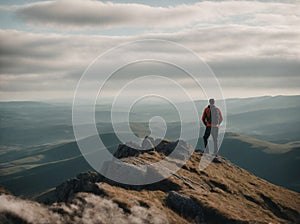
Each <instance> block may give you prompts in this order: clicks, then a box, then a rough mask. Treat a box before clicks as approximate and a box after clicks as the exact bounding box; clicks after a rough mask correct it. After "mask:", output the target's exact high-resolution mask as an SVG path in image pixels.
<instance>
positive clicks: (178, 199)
mask: <svg viewBox="0 0 300 224" xmlns="http://www.w3.org/2000/svg"><path fill="white" fill-rule="evenodd" d="M166 205H167V206H168V207H169V208H171V209H172V210H173V211H174V212H176V213H177V214H179V215H180V216H183V217H184V218H186V219H188V220H194V221H196V223H201V222H202V221H203V211H202V207H201V206H200V205H199V204H198V203H197V202H196V201H195V200H193V199H192V198H190V197H188V196H186V195H184V194H180V193H178V192H176V191H170V192H169V194H168V196H167V198H166Z"/></svg>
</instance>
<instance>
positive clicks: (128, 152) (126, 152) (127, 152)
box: [114, 144, 141, 159]
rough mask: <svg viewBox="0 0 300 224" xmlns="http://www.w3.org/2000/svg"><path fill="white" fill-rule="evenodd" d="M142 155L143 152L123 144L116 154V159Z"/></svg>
mask: <svg viewBox="0 0 300 224" xmlns="http://www.w3.org/2000/svg"><path fill="white" fill-rule="evenodd" d="M140 153H141V151H140V150H138V149H136V148H131V147H130V146H127V145H126V144H121V145H119V147H118V149H117V151H116V152H115V153H114V157H116V158H118V159H121V158H126V157H131V156H138V155H139V154H140Z"/></svg>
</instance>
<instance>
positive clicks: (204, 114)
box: [202, 109, 207, 126]
mask: <svg viewBox="0 0 300 224" xmlns="http://www.w3.org/2000/svg"><path fill="white" fill-rule="evenodd" d="M202 122H203V124H204V125H205V126H206V125H207V122H206V109H204V111H203V114H202Z"/></svg>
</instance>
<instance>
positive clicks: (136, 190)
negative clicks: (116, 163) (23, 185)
mask: <svg viewBox="0 0 300 224" xmlns="http://www.w3.org/2000/svg"><path fill="white" fill-rule="evenodd" d="M177 144H186V143H184V142H179V141H176V142H170V141H165V142H164V145H163V147H153V148H152V149H150V150H148V151H143V152H142V153H140V152H136V149H133V148H131V147H128V146H125V145H120V146H119V147H118V150H117V151H116V153H115V156H117V157H119V158H120V159H121V160H122V161H124V162H126V163H131V164H148V163H149V162H150V163H152V162H156V161H160V160H161V159H162V158H165V156H166V155H168V153H170V151H172V149H174V146H176V145H177ZM186 146H187V145H186ZM142 147H143V146H142ZM187 147H189V146H187ZM133 150H135V151H133ZM202 156H203V154H202V153H201V152H194V153H193V154H192V156H191V158H190V159H189V160H188V161H187V162H186V163H185V164H184V165H183V167H182V168H181V169H180V170H179V171H178V172H176V173H174V174H173V175H172V176H171V177H169V178H167V179H165V180H162V181H160V182H157V183H154V184H149V185H142V186H136V185H125V184H119V183H116V182H114V181H111V180H109V179H107V178H105V177H104V176H102V175H100V174H99V173H96V172H93V171H89V172H85V173H80V174H78V175H77V176H76V177H75V178H72V179H69V180H68V181H66V182H64V183H62V184H60V185H58V186H57V187H56V188H55V189H53V190H52V191H49V192H47V193H45V194H42V195H40V196H39V197H37V198H36V200H37V201H39V203H38V202H31V201H24V200H22V199H19V198H16V197H14V196H11V195H7V194H2V195H1V196H0V202H1V201H2V202H5V203H6V205H3V203H0V211H1V212H0V214H1V216H0V220H1V218H2V220H8V221H10V220H23V221H24V223H29V221H30V223H38V222H37V219H38V218H40V216H39V215H40V214H44V215H43V216H44V219H45V220H47V221H49V222H50V223H51V222H52V223H78V222H81V223H99V222H101V223H116V222H118V223H297V222H299V221H300V214H299V211H300V194H299V193H296V192H293V191H290V190H287V189H285V188H282V187H279V186H276V185H273V184H271V183H269V182H267V181H265V180H263V179H261V178H258V177H256V176H254V175H253V174H251V173H250V172H248V171H246V170H244V169H242V168H239V167H237V166H235V165H233V164H232V163H231V162H229V161H228V160H226V159H224V158H222V157H220V156H217V157H216V158H215V159H214V161H213V162H212V163H211V164H210V165H209V166H208V167H207V168H206V169H205V170H199V168H198V166H199V162H200V159H201V158H202ZM11 203H15V204H14V206H13V205H11ZM1 204H2V206H1ZM24 204H26V205H27V206H29V207H30V208H32V209H33V210H36V212H37V214H34V213H33V212H31V213H30V214H31V215H32V216H31V217H29V215H28V214H20V213H18V211H19V210H18V211H17V209H15V210H12V209H11V208H12V207H14V208H16V207H18V206H17V205H24ZM9 205H11V206H9ZM19 212H20V211H19ZM26 215H27V216H26ZM29 218H31V219H30V220H27V219H29ZM11 223H15V222H11Z"/></svg>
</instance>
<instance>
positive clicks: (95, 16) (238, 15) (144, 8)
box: [0, 0, 300, 99]
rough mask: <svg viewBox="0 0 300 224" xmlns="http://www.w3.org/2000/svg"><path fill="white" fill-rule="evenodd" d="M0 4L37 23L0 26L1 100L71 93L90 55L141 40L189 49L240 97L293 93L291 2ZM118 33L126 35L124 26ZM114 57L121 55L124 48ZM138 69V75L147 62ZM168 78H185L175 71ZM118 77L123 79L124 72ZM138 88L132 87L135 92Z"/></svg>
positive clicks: (299, 57) (295, 33) (295, 54)
mask: <svg viewBox="0 0 300 224" xmlns="http://www.w3.org/2000/svg"><path fill="white" fill-rule="evenodd" d="M3 8H4V7H2V10H3ZM5 9H6V10H10V11H13V12H14V13H15V14H16V15H17V16H18V17H19V18H22V19H23V20H24V21H25V22H27V23H29V24H32V25H34V24H38V25H39V26H40V25H41V26H43V32H42V33H39V34H38V33H33V32H29V31H20V30H19V31H18V30H0V39H1V42H0V88H1V89H0V97H1V99H14V98H20V97H25V98H30V97H32V96H33V95H35V96H38V97H46V98H58V97H60V95H64V96H65V97H72V95H73V92H74V89H75V87H76V84H77V81H78V80H79V78H80V77H81V75H82V73H83V72H84V70H85V69H86V68H87V66H88V65H89V64H90V63H91V62H92V61H93V59H95V58H96V57H97V56H98V55H100V54H102V53H104V52H105V51H107V50H109V49H110V48H112V47H115V46H117V45H118V44H122V43H125V42H128V41H136V40H141V39H163V40H169V41H173V42H176V43H179V44H182V45H183V46H185V47H187V48H189V49H191V50H193V51H194V52H195V53H197V54H198V55H199V56H200V57H201V58H202V59H203V60H204V61H205V62H206V63H208V65H209V66H211V68H212V69H213V71H214V72H215V74H216V76H217V78H219V80H220V82H221V84H222V87H223V90H224V91H225V95H226V92H227V93H230V94H227V95H228V96H235V94H240V93H241V89H243V90H244V92H245V95H247V94H248V95H251V94H253V93H256V94H263V95H265V94H279V93H282V94H284V93H287V94H291V93H297V92H298V91H299V90H298V89H299V88H298V87H297V85H296V84H295V83H299V81H300V80H299V79H300V76H299V71H300V44H299V39H300V28H299V26H298V24H300V22H299V18H300V16H299V12H300V10H298V9H299V4H297V3H269V2H253V1H222V2H199V3H195V4H190V5H188V4H181V5H177V6H172V7H154V6H148V5H142V4H125V3H122V4H121V3H112V2H106V3H104V2H99V1H91V0H88V1H78V0H76V1H72V4H71V3H70V1H68V0H62V1H46V2H35V3H30V4H25V5H21V6H8V7H5ZM49 26H51V27H54V28H55V29H57V30H60V29H63V30H64V29H69V28H71V29H78V30H82V33H81V34H74V33H73V34H72V32H71V33H69V34H65V32H63V34H62V33H61V34H59V32H58V33H52V32H53V31H50V30H48V31H47V27H49ZM91 27H93V28H95V30H97V29H98V30H99V29H102V28H105V29H112V30H113V31H114V32H116V34H118V32H117V28H118V29H120V28H122V27H123V28H124V27H134V28H137V27H142V28H144V31H142V33H140V34H128V35H123V36H122V35H113V36H108V35H107V36H104V35H96V34H90V33H89V32H87V33H85V32H84V31H83V30H84V29H82V28H91ZM175 28H176V30H175ZM45 30H46V32H45ZM122 30H123V31H126V32H127V29H126V28H124V29H122ZM146 31H147V32H146ZM128 32H129V31H128ZM67 33H68V32H67ZM139 51H140V52H144V53H145V52H146V53H147V52H155V51H156V52H159V54H162V55H169V56H170V57H177V58H180V57H181V55H180V53H179V52H176V51H174V50H173V49H162V48H161V46H148V47H145V48H144V49H137V51H136V52H135V53H136V54H138V53H139ZM121 57H129V56H128V55H127V54H126V53H124V55H123V56H122V55H120V58H121ZM116 60H117V59H116ZM182 60H185V59H182ZM113 63H114V60H111V61H107V62H106V64H107V66H106V67H107V68H102V69H103V70H105V69H108V68H109V66H110V65H111V64H113ZM185 63H187V65H188V64H189V61H188V60H187V61H186V62H185ZM139 69H140V70H139V71H140V72H141V75H144V73H145V72H146V71H152V70H153V67H152V68H151V66H150V67H149V66H148V67H147V66H145V67H144V68H142V69H141V68H139ZM136 71H137V70H136ZM161 72H164V71H161ZM157 73H158V75H159V73H160V71H159V70H158V71H157ZM171 75H172V76H173V77H174V78H175V77H176V79H178V80H180V81H182V82H185V83H189V80H184V79H183V78H182V77H180V74H176V72H172V74H171ZM284 77H285V78H284ZM127 78H128V79H129V78H130V77H127ZM99 80H101V77H99ZM93 81H94V80H91V82H93ZM118 81H119V82H124V77H121V78H120V79H119V80H118V79H116V80H115V82H118ZM144 88H145V86H141V87H140V92H141V93H142V91H143V89H144ZM191 88H192V87H191ZM87 89H88V85H87ZM257 90H260V91H257ZM258 92H259V93H258ZM37 93H42V94H37ZM195 95H197V93H195Z"/></svg>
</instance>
